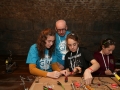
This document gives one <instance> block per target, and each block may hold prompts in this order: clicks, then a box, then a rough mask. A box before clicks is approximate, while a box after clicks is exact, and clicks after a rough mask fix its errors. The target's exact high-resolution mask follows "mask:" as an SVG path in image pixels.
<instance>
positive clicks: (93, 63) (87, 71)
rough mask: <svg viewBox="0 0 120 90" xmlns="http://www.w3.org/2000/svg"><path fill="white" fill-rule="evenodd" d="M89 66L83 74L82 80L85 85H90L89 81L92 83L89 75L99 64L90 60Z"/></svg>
mask: <svg viewBox="0 0 120 90" xmlns="http://www.w3.org/2000/svg"><path fill="white" fill-rule="evenodd" d="M91 64H92V65H91V66H90V67H88V68H87V69H86V70H85V72H84V79H85V83H86V84H90V83H91V81H92V75H91V73H92V72H94V71H96V70H98V69H99V67H100V65H99V63H98V62H97V61H96V60H95V59H92V60H91Z"/></svg>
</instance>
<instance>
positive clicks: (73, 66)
mask: <svg viewBox="0 0 120 90" xmlns="http://www.w3.org/2000/svg"><path fill="white" fill-rule="evenodd" d="M78 51H79V48H78V49H77V53H76V56H75V60H74V62H73V63H74V64H73V65H72V60H71V59H70V64H71V68H72V70H73V69H74V68H75V63H76V57H77V54H78ZM70 57H71V58H72V52H71V55H70Z"/></svg>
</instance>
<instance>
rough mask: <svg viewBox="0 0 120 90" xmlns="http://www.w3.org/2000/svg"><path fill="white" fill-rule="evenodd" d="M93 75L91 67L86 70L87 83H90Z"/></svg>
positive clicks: (85, 78)
mask: <svg viewBox="0 0 120 90" xmlns="http://www.w3.org/2000/svg"><path fill="white" fill-rule="evenodd" d="M92 79H93V77H92V75H91V71H90V70H89V69H86V70H85V72H84V80H85V84H86V85H89V84H91V82H92Z"/></svg>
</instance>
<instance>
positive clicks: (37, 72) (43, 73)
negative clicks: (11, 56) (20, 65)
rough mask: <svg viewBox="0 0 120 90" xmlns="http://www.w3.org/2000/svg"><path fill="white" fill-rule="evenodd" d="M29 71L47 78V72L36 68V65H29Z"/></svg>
mask: <svg viewBox="0 0 120 90" xmlns="http://www.w3.org/2000/svg"><path fill="white" fill-rule="evenodd" d="M29 71H30V73H31V74H33V75H37V76H43V77H46V76H47V71H43V70H40V69H38V68H36V64H29Z"/></svg>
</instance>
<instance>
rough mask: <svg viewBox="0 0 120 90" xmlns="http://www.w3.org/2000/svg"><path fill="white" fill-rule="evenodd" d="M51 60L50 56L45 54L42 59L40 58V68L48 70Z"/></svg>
mask: <svg viewBox="0 0 120 90" xmlns="http://www.w3.org/2000/svg"><path fill="white" fill-rule="evenodd" d="M51 61H52V57H51V58H50V57H49V56H48V55H45V58H44V59H40V68H41V69H42V70H48V69H49V68H50V63H51Z"/></svg>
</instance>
